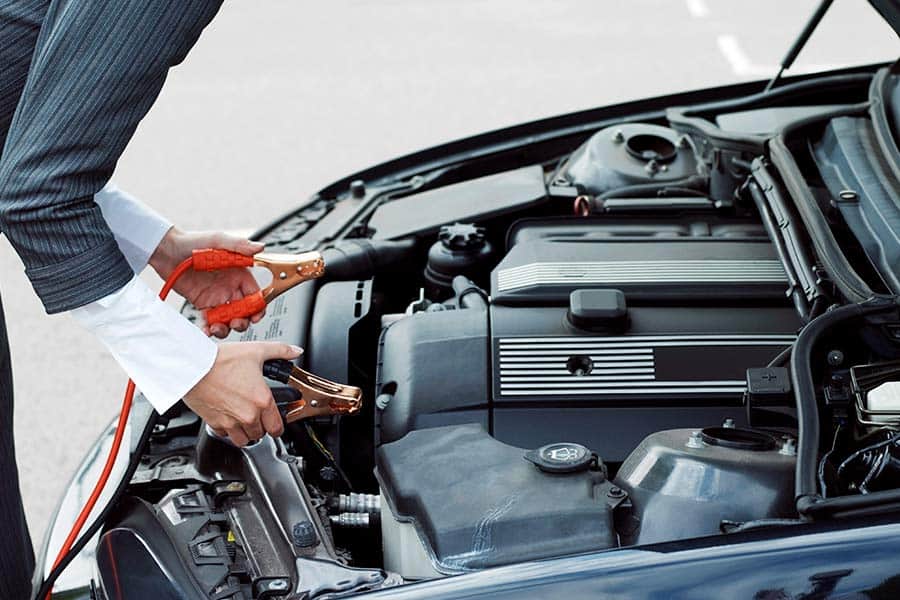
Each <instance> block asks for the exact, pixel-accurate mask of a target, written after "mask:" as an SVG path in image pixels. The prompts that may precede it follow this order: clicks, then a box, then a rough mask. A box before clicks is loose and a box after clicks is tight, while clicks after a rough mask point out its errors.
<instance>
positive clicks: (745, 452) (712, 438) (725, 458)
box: [614, 427, 796, 544]
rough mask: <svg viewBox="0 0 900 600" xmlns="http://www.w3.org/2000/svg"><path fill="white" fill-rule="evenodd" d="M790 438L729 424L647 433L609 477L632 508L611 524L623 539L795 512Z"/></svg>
mask: <svg viewBox="0 0 900 600" xmlns="http://www.w3.org/2000/svg"><path fill="white" fill-rule="evenodd" d="M795 462H796V442H795V440H794V439H793V438H776V437H774V436H772V435H770V434H768V433H765V432H762V431H757V430H751V429H740V428H735V427H710V428H707V429H704V430H702V431H694V430H691V429H673V430H669V431H659V432H657V433H654V434H651V435H649V436H647V437H646V438H645V439H644V441H643V442H641V444H640V446H638V447H637V448H636V449H635V450H634V451H633V452H632V453H631V454H630V455H629V456H628V458H627V459H626V460H625V462H624V463H623V464H622V467H621V468H620V469H619V473H618V475H617V476H616V478H615V480H614V483H616V484H617V485H618V486H619V487H621V488H623V489H624V490H626V491H627V492H628V494H629V495H630V497H631V500H632V502H633V505H634V508H633V512H632V515H631V518H630V519H626V520H624V521H622V522H621V523H622V524H621V525H620V526H619V527H617V529H618V530H619V534H620V535H621V536H622V541H623V544H652V543H656V542H664V541H669V540H677V539H685V538H691V537H699V536H704V535H714V534H718V533H721V529H720V526H721V525H722V524H723V522H726V523H743V522H747V521H753V520H756V519H764V518H777V517H790V516H794V496H793V494H794V464H795Z"/></svg>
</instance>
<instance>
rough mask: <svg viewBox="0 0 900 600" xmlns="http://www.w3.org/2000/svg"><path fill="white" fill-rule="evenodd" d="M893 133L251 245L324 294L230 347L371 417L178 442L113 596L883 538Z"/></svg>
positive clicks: (291, 592) (406, 191)
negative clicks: (162, 587)
mask: <svg viewBox="0 0 900 600" xmlns="http://www.w3.org/2000/svg"><path fill="white" fill-rule="evenodd" d="M813 82H814V83H815V85H813V84H812V83H813ZM898 122H900V74H898V70H897V68H896V67H893V68H883V69H881V70H879V71H878V72H877V73H876V74H875V75H874V76H872V75H871V74H866V73H856V74H843V75H832V76H829V77H825V78H822V79H816V80H810V81H809V82H803V81H801V82H797V83H791V84H786V85H784V86H782V87H781V88H778V89H777V90H775V91H774V92H772V93H760V94H755V95H751V96H748V97H742V98H737V99H732V100H726V101H717V102H710V103H707V104H705V105H698V106H690V107H667V108H666V110H664V111H660V112H659V113H658V114H650V115H637V116H629V117H627V118H623V119H619V120H615V119H612V120H609V122H606V123H603V124H602V126H595V127H591V128H585V129H584V131H582V132H580V133H579V134H578V135H571V136H569V137H567V138H565V142H564V143H563V142H559V143H556V144H555V145H554V144H547V145H545V146H541V147H540V148H541V149H536V150H534V151H533V152H531V153H529V152H520V153H518V154H515V155H514V156H513V157H512V158H510V157H509V156H507V157H506V158H504V159H502V160H501V159H500V158H496V159H492V158H490V157H489V158H485V159H482V160H480V161H475V164H474V165H473V164H472V163H471V162H467V163H465V164H463V163H460V164H459V165H457V166H455V167H453V166H449V167H444V168H440V169H432V170H423V171H422V172H420V173H418V174H415V175H413V176H410V177H403V178H398V179H397V180H394V181H386V182H384V181H383V182H363V181H354V182H353V183H352V184H351V185H350V186H349V189H348V190H347V191H346V192H344V193H343V195H340V196H338V195H335V196H334V197H317V198H314V199H313V201H312V202H311V203H310V204H308V205H307V206H306V207H304V208H301V209H300V210H299V211H296V212H295V213H292V214H291V215H289V216H288V217H286V218H285V219H283V220H282V221H280V222H278V223H276V224H275V225H273V226H271V227H270V228H268V229H267V230H264V231H263V232H262V234H263V235H262V238H261V239H262V240H263V241H265V242H266V243H267V249H271V250H273V251H276V252H300V251H305V250H312V249H319V250H321V251H322V253H323V256H324V257H325V263H326V278H325V279H323V280H322V281H310V282H307V283H304V284H302V285H300V286H299V287H297V288H295V289H293V290H291V291H290V292H288V293H286V294H284V295H283V296H281V297H279V298H278V300H277V301H276V302H275V303H273V304H272V305H271V306H270V307H269V309H268V313H267V315H266V317H265V318H264V319H263V320H262V321H261V322H260V323H258V324H256V325H254V326H253V327H252V328H251V329H250V330H248V331H247V332H245V333H244V334H240V335H238V334H234V335H233V338H232V339H245V340H253V339H264V340H278V341H284V342H287V343H291V344H299V345H301V346H303V347H304V348H305V353H304V355H303V357H302V358H301V359H300V361H301V363H300V364H302V366H303V368H305V369H307V370H309V371H310V372H312V373H315V374H317V375H319V376H321V377H324V378H327V379H330V380H333V381H341V382H345V383H348V384H350V385H354V386H358V387H360V388H361V389H362V390H363V393H364V398H365V402H364V407H363V409H362V411H361V412H360V414H358V415H354V416H345V417H317V418H314V419H309V420H306V421H303V422H298V423H294V424H291V425H290V426H289V427H288V428H287V430H286V432H285V435H284V436H283V437H282V438H281V439H279V440H274V439H271V438H265V439H263V440H260V441H258V442H255V443H253V444H251V445H250V446H249V447H247V448H245V449H238V448H236V447H234V446H232V445H231V444H230V443H229V442H228V441H227V440H225V439H220V438H218V437H216V435H215V434H213V433H212V432H210V431H209V430H207V429H206V428H205V427H204V426H203V425H202V424H201V423H200V422H199V420H198V419H197V417H196V416H194V415H193V414H192V413H190V412H189V411H187V410H186V409H184V408H183V407H176V409H173V410H172V411H170V412H169V413H167V414H166V415H163V416H162V418H161V419H160V421H159V422H158V423H157V424H156V425H155V427H154V429H153V431H152V433H151V434H150V437H149V444H148V446H147V449H146V451H145V452H144V455H143V456H142V459H141V463H140V465H139V467H138V468H137V470H136V472H135V473H134V476H133V477H132V479H131V483H130V485H129V489H128V494H127V496H126V497H125V498H124V499H123V500H122V501H121V502H120V503H119V505H118V506H117V507H116V509H115V511H114V513H113V516H112V517H111V518H110V520H109V521H108V522H107V526H106V528H105V531H104V533H103V534H102V537H101V540H100V547H101V548H108V549H109V551H108V552H106V551H98V554H97V569H98V576H97V579H98V585H99V588H100V589H101V590H105V589H108V586H110V585H112V583H111V582H112V581H113V579H114V578H115V582H116V585H128V581H127V578H128V577H129V576H128V575H122V573H121V571H122V569H121V568H118V569H117V564H118V563H120V562H121V563H124V562H125V561H127V563H128V565H129V568H130V569H131V570H132V571H134V572H135V573H139V574H141V575H142V576H143V577H145V578H147V574H148V573H152V572H160V573H164V574H165V577H164V579H165V580H166V581H167V582H168V585H170V586H171V590H172V591H171V594H172V597H195V596H193V595H191V594H196V592H195V591H194V590H201V592H200V595H198V596H196V597H209V598H217V599H225V598H228V599H239V598H281V597H297V598H300V597H309V598H314V597H315V598H318V597H336V596H342V595H352V594H356V593H360V592H364V591H367V590H374V589H379V588H384V587H389V586H395V585H402V584H405V583H410V582H415V581H419V580H423V579H431V578H438V577H445V576H451V575H456V574H460V573H466V572H472V571H477V570H480V569H486V568H490V567H496V566H500V565H509V564H515V563H520V562H524V561H531V560H538V559H545V558H550V557H558V556H563V555H568V554H575V553H583V552H597V551H603V550H614V549H617V548H623V547H631V546H644V545H648V544H659V543H666V542H673V541H676V540H685V539H691V538H700V537H706V536H720V537H721V536H729V535H733V534H735V533H737V532H742V531H748V530H754V529H759V528H767V527H790V526H791V524H793V523H798V522H803V521H806V520H810V519H822V518H837V517H840V516H841V515H846V514H852V513H853V511H854V510H864V509H865V510H869V509H871V508H872V506H877V503H878V498H879V494H888V495H889V494H896V493H897V491H898V490H900V433H898V432H900V320H898V316H897V308H898V306H897V302H896V298H897V294H900V184H898V181H900V166H898V165H900V153H898V151H897V139H898V137H900V136H898V131H900V127H898ZM332 265H334V268H333V269H331V270H329V268H330V267H331V266H332ZM854 307H855V308H854ZM185 314H187V315H188V316H189V317H191V318H197V314H196V313H194V312H193V311H192V309H191V308H190V307H186V308H185ZM272 387H273V393H274V394H275V395H276V397H278V395H279V394H288V393H289V392H290V391H289V390H288V389H286V388H284V387H283V386H280V384H278V383H277V382H272ZM873 498H874V500H873ZM885 498H886V500H884V501H885V502H888V501H892V502H894V503H895V504H896V502H897V501H898V498H894V496H885ZM117 571H118V574H117V575H115V577H114V576H113V574H114V573H116V572H117ZM123 577H124V578H125V579H123ZM133 577H135V578H138V575H134V576H133ZM123 581H124V583H123ZM132 584H133V585H135V586H140V585H141V584H140V583H139V582H132ZM135 589H138V588H135ZM158 594H159V595H160V596H161V597H168V596H166V593H165V592H164V591H158ZM107 597H112V596H110V595H109V594H107Z"/></svg>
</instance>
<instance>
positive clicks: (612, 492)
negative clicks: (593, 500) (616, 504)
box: [606, 486, 625, 498]
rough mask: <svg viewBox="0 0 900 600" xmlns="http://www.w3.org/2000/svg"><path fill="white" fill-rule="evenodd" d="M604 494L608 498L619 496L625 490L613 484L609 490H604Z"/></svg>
mask: <svg viewBox="0 0 900 600" xmlns="http://www.w3.org/2000/svg"><path fill="white" fill-rule="evenodd" d="M606 495H607V496H609V497H610V498H621V497H622V496H624V495H625V491H624V490H622V488H617V487H615V486H613V487H611V488H609V491H608V492H606Z"/></svg>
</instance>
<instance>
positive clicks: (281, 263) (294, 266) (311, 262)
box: [193, 249, 325, 325]
mask: <svg viewBox="0 0 900 600" xmlns="http://www.w3.org/2000/svg"><path fill="white" fill-rule="evenodd" d="M254 266H255V267H265V268H266V269H268V270H269V271H270V272H271V273H272V282H271V283H270V284H269V285H267V286H266V287H264V288H263V289H261V290H259V291H258V292H256V293H254V294H250V295H249V296H245V297H243V298H241V299H240V300H235V301H234V302H229V303H227V304H222V305H220V306H214V307H213V308H210V309H208V310H207V311H206V313H205V317H206V322H207V324H209V325H212V324H214V323H228V322H230V321H232V320H233V319H245V318H248V317H251V316H253V315H255V314H256V313H259V312H261V311H262V310H263V309H265V307H266V305H267V304H268V303H269V302H271V301H272V300H274V299H275V298H277V297H278V296H280V295H281V294H283V293H284V292H286V291H288V290H289V289H291V288H292V287H294V286H296V285H298V284H300V283H303V282H304V281H309V280H310V279H316V278H317V277H321V276H322V275H323V274H324V273H325V261H324V260H323V259H322V255H321V254H319V253H318V252H304V253H302V254H274V253H268V252H262V253H260V254H257V255H255V256H246V255H244V254H238V253H237V252H229V251H228V250H217V249H203V250H194V253H193V267H194V270H196V271H220V270H222V269H232V268H245V267H254Z"/></svg>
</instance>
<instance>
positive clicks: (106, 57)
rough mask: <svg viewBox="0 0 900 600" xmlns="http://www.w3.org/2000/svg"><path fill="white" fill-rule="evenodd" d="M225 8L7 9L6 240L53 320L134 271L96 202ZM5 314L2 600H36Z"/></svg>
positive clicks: (2, 41)
mask: <svg viewBox="0 0 900 600" xmlns="http://www.w3.org/2000/svg"><path fill="white" fill-rule="evenodd" d="M220 4H221V0H0V147H2V153H0V231H2V232H3V233H4V234H5V235H6V236H7V238H9V240H10V242H11V243H12V245H13V247H14V248H15V250H16V252H18V254H19V256H20V257H21V258H22V261H23V262H24V263H25V266H26V273H27V274H28V277H29V278H30V280H31V282H32V284H33V286H34V288H35V291H36V292H37V293H38V295H39V296H40V298H41V300H42V301H43V303H44V307H45V308H46V309H47V311H48V312H51V313H52V312H59V311H65V310H69V309H72V308H75V307H78V306H81V305H84V304H87V303H89V302H91V301H93V300H95V299H97V298H100V297H103V296H105V295H107V294H109V293H111V292H114V291H116V290H117V289H119V288H120V287H121V286H122V285H124V284H125V283H126V282H127V281H128V280H129V279H130V278H131V277H132V271H131V269H130V268H129V267H128V263H127V262H126V261H125V258H124V257H123V256H122V254H121V252H120V251H119V249H118V246H117V245H116V243H115V240H114V238H113V236H112V233H111V232H110V230H109V227H107V225H106V222H105V221H104V220H103V217H102V215H101V213H100V209H99V208H98V207H97V206H96V204H95V203H94V201H93V197H94V194H95V193H96V192H97V191H98V190H99V189H100V188H101V187H103V185H104V184H105V183H106V181H107V180H108V179H109V177H110V175H111V174H112V171H113V169H114V168H115V164H116V161H117V160H118V158H119V156H120V155H121V153H122V151H123V150H124V148H125V145H126V144H127V143H128V141H129V140H130V139H131V136H132V135H133V134H134V130H135V128H136V127H137V124H138V122H139V121H140V120H141V119H142V118H143V117H144V115H145V114H146V113H147V111H148V110H149V109H150V106H151V105H152V104H153V102H154V100H155V99H156V97H157V95H158V94H159V91H160V89H161V88H162V85H163V82H164V81H165V77H166V73H167V71H168V69H169V67H171V66H172V65H175V64H177V63H179V62H181V61H182V60H183V59H184V57H185V55H186V54H187V52H188V51H189V50H190V48H191V47H192V46H193V44H194V43H195V42H196V40H197V38H198V37H199V35H200V33H201V31H202V30H203V28H204V27H205V26H206V25H207V24H208V23H209V21H210V20H212V18H213V17H214V16H215V13H216V11H217V10H218V8H219V6H220ZM12 412H13V396H12V371H11V368H10V361H9V346H8V343H7V337H6V327H5V323H4V320H3V311H2V306H0V599H2V600H20V599H24V598H29V597H30V596H31V585H30V579H31V573H32V571H33V569H34V553H33V551H32V547H31V540H30V538H29V535H28V527H27V524H26V522H25V514H24V511H23V509H22V498H21V494H20V491H19V484H18V472H17V469H16V460H15V447H14V443H13V420H12Z"/></svg>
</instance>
